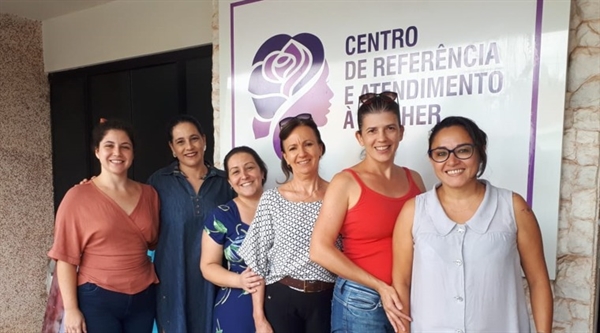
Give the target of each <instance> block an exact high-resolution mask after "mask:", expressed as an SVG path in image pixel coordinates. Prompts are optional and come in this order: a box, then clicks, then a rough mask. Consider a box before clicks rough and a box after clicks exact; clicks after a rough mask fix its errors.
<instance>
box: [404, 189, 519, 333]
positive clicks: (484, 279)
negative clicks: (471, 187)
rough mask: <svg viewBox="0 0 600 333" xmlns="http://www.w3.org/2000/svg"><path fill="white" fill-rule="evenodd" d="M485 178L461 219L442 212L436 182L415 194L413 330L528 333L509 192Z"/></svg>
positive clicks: (412, 291) (412, 294)
mask: <svg viewBox="0 0 600 333" xmlns="http://www.w3.org/2000/svg"><path fill="white" fill-rule="evenodd" d="M481 182H482V183H483V184H485V185H486V190H485V195H484V198H483V201H482V202H481V204H480V206H479V208H478V209H477V211H476V212H475V214H474V215H473V217H472V218H471V219H470V220H469V221H467V222H466V223H464V224H457V223H455V222H453V221H452V220H450V219H449V218H448V216H447V215H446V213H445V212H444V210H443V208H442V206H441V204H440V202H439V199H438V197H437V193H436V191H435V188H436V187H437V186H439V185H436V186H435V187H434V189H433V190H430V191H428V192H426V193H423V194H421V195H419V196H417V197H416V202H415V218H414V223H413V229H412V234H413V239H414V259H413V271H412V286H411V316H412V318H413V322H412V325H411V327H412V332H455V333H462V332H468V333H470V332H502V333H507V332H530V323H529V315H528V312H527V304H526V300H525V292H524V289H523V281H522V278H521V264H520V257H519V251H518V249H517V226H516V222H515V215H514V210H513V201H512V192H511V191H509V190H505V189H500V188H497V187H494V186H492V185H491V184H490V183H489V182H487V181H485V180H481Z"/></svg>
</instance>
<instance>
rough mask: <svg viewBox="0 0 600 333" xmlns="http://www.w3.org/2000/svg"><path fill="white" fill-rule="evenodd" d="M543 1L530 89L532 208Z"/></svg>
mask: <svg viewBox="0 0 600 333" xmlns="http://www.w3.org/2000/svg"><path fill="white" fill-rule="evenodd" d="M543 11H544V0H537V6H536V11H535V50H534V54H533V85H532V88H531V124H530V126H531V131H530V134H529V135H530V136H529V170H528V172H527V203H528V204H529V207H533V179H534V176H535V145H536V139H537V115H538V97H539V91H540V53H541V50H542V14H543Z"/></svg>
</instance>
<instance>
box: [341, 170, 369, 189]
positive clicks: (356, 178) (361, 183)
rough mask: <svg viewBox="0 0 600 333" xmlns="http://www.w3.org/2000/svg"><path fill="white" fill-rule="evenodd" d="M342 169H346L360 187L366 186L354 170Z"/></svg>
mask: <svg viewBox="0 0 600 333" xmlns="http://www.w3.org/2000/svg"><path fill="white" fill-rule="evenodd" d="M344 171H348V173H350V174H351V175H352V177H353V178H354V179H355V180H356V182H357V183H358V185H359V186H360V188H361V189H364V188H365V187H366V185H365V183H363V181H362V179H360V176H359V175H358V173H357V172H356V171H354V170H352V169H344Z"/></svg>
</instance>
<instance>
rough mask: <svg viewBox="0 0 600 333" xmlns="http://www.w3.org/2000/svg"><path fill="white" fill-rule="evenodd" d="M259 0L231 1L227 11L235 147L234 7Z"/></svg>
mask: <svg viewBox="0 0 600 333" xmlns="http://www.w3.org/2000/svg"><path fill="white" fill-rule="evenodd" d="M259 1H261V0H244V1H239V2H234V3H232V4H231V5H230V6H231V9H230V12H229V40H230V48H231V51H230V52H231V144H232V146H233V147H235V75H234V73H235V61H234V58H233V56H234V52H233V51H234V45H235V43H234V42H233V41H234V35H233V25H234V22H235V19H234V16H235V15H234V12H235V11H234V9H235V7H237V6H243V5H247V4H251V3H254V2H259Z"/></svg>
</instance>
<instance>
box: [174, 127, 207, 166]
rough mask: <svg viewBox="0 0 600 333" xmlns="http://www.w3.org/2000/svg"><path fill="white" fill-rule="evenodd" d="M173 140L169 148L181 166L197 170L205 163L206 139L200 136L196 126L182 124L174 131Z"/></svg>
mask: <svg viewBox="0 0 600 333" xmlns="http://www.w3.org/2000/svg"><path fill="white" fill-rule="evenodd" d="M172 136H173V140H172V141H171V142H169V147H171V150H172V151H173V155H174V156H175V157H176V158H177V159H178V160H179V163H180V164H181V165H184V166H187V167H189V168H196V167H198V166H200V165H202V164H203V163H204V149H205V148H206V138H205V137H204V136H203V135H202V134H200V132H199V131H198V129H197V128H196V126H194V124H192V123H189V122H181V123H179V124H177V125H175V127H173V130H172Z"/></svg>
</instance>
